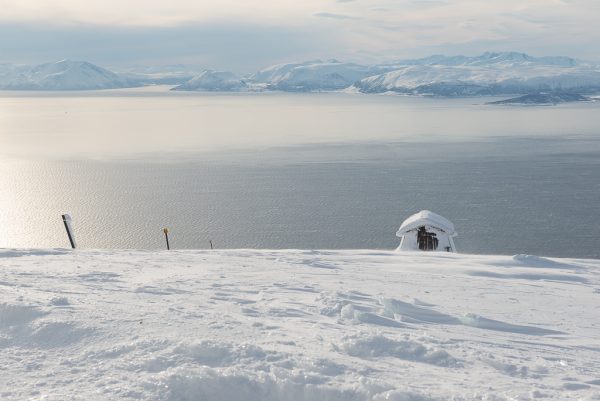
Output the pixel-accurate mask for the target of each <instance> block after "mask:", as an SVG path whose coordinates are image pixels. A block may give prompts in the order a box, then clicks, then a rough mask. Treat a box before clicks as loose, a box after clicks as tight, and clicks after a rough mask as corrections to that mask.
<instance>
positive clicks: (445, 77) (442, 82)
mask: <svg viewBox="0 0 600 401" xmlns="http://www.w3.org/2000/svg"><path fill="white" fill-rule="evenodd" d="M354 88H356V89H358V90H359V91H361V92H364V93H381V92H390V91H391V92H398V93H406V94H433V95H441V96H469V95H492V94H519V93H535V92H541V91H559V92H560V91H570V92H584V93H587V92H594V91H598V90H600V68H599V67H598V66H594V65H592V64H589V63H583V62H580V61H577V60H574V59H571V58H568V57H532V56H528V55H526V54H523V53H514V52H510V53H484V54H482V55H481V56H478V57H465V56H455V57H446V56H431V57H427V58H424V59H418V60H406V61H404V62H398V64H397V65H396V68H395V69H394V70H393V71H389V72H386V73H383V74H379V75H373V76H370V77H366V78H364V79H362V80H360V81H359V82H357V83H355V84H354Z"/></svg>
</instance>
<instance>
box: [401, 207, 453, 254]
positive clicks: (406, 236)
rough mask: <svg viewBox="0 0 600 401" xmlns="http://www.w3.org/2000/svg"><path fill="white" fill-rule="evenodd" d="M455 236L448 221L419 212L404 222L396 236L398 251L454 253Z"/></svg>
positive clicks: (433, 214) (437, 215)
mask: <svg viewBox="0 0 600 401" xmlns="http://www.w3.org/2000/svg"><path fill="white" fill-rule="evenodd" d="M456 235H457V233H456V231H454V224H452V222H451V221H449V220H448V219H446V218H444V217H442V216H440V215H439V214H435V213H433V212H430V211H429V210H421V211H420V212H419V213H416V214H413V215H412V216H410V217H409V218H408V219H406V220H404V222H403V223H402V225H401V226H400V228H399V229H398V232H397V233H396V236H398V237H400V238H401V241H400V246H399V247H398V249H397V250H398V251H440V252H456V247H455V246H454V240H453V239H452V237H455V236H456Z"/></svg>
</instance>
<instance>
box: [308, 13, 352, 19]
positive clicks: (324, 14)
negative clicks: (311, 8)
mask: <svg viewBox="0 0 600 401" xmlns="http://www.w3.org/2000/svg"><path fill="white" fill-rule="evenodd" d="M313 15H314V16H315V17H321V18H333V19H352V20H355V19H358V18H357V17H351V16H348V15H343V14H334V13H327V12H318V13H313Z"/></svg>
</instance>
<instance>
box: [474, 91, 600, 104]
mask: <svg viewBox="0 0 600 401" xmlns="http://www.w3.org/2000/svg"><path fill="white" fill-rule="evenodd" d="M588 101H591V99H590V98H589V97H587V96H583V95H580V94H578V93H530V94H527V95H523V96H519V97H514V98H511V99H505V100H498V101H495V102H488V103H486V104H493V105H556V104H559V103H568V102H588Z"/></svg>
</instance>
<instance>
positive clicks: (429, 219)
mask: <svg viewBox="0 0 600 401" xmlns="http://www.w3.org/2000/svg"><path fill="white" fill-rule="evenodd" d="M422 226H429V227H434V228H437V229H439V230H441V231H443V232H445V233H447V234H448V235H451V236H454V235H456V231H454V224H452V222H451V221H449V220H448V219H446V218H445V217H442V216H440V215H439V214H435V213H433V212H430V211H429V210H421V211H420V212H419V213H415V214H413V215H412V216H410V217H409V218H408V219H406V220H404V222H403V223H402V225H401V226H400V228H399V229H398V232H397V233H396V235H397V236H398V237H401V236H403V235H404V234H406V233H407V232H409V231H413V230H416V229H418V228H419V227H422Z"/></svg>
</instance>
